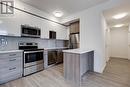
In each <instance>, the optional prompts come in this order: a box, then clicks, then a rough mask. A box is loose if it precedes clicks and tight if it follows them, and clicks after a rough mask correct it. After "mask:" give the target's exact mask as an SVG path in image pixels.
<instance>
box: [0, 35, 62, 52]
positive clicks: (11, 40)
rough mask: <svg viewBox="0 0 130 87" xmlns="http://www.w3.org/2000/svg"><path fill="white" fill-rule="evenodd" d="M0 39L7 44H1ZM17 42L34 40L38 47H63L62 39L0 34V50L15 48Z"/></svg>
mask: <svg viewBox="0 0 130 87" xmlns="http://www.w3.org/2000/svg"><path fill="white" fill-rule="evenodd" d="M2 39H4V42H6V41H7V44H6V43H4V45H2ZM19 42H36V43H38V46H39V48H51V47H52V48H53V47H64V40H49V39H48V40H46V39H40V38H23V37H5V36H0V51H2V50H17V49H18V43H19Z"/></svg>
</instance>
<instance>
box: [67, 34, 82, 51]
mask: <svg viewBox="0 0 130 87" xmlns="http://www.w3.org/2000/svg"><path fill="white" fill-rule="evenodd" d="M79 36H80V35H79V34H78V33H76V34H70V40H69V47H70V48H71V49H76V48H79V44H80V43H79V42H80V37H79Z"/></svg>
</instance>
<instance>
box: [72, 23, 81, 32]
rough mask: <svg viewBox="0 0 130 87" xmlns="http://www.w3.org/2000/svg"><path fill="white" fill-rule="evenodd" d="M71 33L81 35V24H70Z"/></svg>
mask: <svg viewBox="0 0 130 87" xmlns="http://www.w3.org/2000/svg"><path fill="white" fill-rule="evenodd" d="M70 33H79V22H75V23H72V24H70Z"/></svg>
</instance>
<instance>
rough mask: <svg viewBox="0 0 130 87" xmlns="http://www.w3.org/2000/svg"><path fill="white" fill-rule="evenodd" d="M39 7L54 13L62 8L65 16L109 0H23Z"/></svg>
mask: <svg viewBox="0 0 130 87" xmlns="http://www.w3.org/2000/svg"><path fill="white" fill-rule="evenodd" d="M21 1H23V2H25V3H27V4H29V5H31V6H33V7H35V8H37V9H40V10H42V11H45V12H47V13H49V14H51V15H52V14H53V12H54V11H56V10H60V11H62V12H63V13H64V15H63V17H65V16H68V15H71V14H74V13H76V12H79V11H82V10H85V9H87V8H90V7H92V6H94V5H97V4H100V3H103V2H106V1H108V0H21Z"/></svg>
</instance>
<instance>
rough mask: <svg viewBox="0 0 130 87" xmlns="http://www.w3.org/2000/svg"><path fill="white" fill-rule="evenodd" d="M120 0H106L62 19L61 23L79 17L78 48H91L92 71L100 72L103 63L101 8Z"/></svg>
mask: <svg viewBox="0 0 130 87" xmlns="http://www.w3.org/2000/svg"><path fill="white" fill-rule="evenodd" d="M120 3H122V0H108V2H106V3H103V4H100V5H98V6H95V7H92V8H89V9H87V10H85V11H82V12H79V13H77V14H73V15H71V16H69V17H66V18H65V19H63V20H62V22H63V23H66V22H68V21H71V20H74V19H80V35H81V36H80V48H81V49H93V50H94V51H95V54H94V71H95V72H99V73H102V72H103V70H104V68H105V65H106V58H105V29H106V27H105V25H104V20H105V19H104V17H103V16H102V12H103V10H106V9H109V8H112V7H114V6H116V5H117V4H120Z"/></svg>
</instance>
